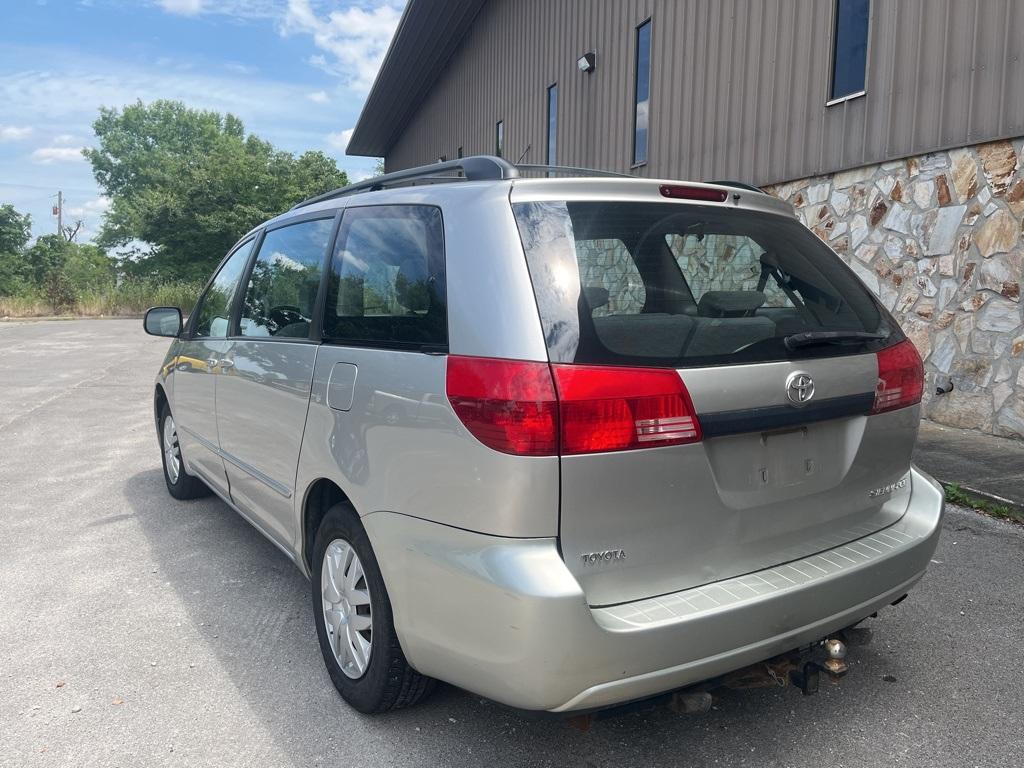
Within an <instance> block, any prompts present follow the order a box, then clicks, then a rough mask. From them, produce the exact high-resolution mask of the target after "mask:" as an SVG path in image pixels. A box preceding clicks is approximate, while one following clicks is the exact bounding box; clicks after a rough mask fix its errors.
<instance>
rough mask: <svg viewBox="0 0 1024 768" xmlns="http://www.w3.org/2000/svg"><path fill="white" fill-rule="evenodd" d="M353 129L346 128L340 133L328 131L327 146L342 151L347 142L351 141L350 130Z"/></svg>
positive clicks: (352, 129)
mask: <svg viewBox="0 0 1024 768" xmlns="http://www.w3.org/2000/svg"><path fill="white" fill-rule="evenodd" d="M354 130H355V129H354V128H346V129H345V130H344V131H341V132H340V133H328V134H327V146H329V147H330V148H331V149H338V150H341V151H342V152H344V151H345V148H346V147H347V146H348V143H349V142H350V141H352V131H354Z"/></svg>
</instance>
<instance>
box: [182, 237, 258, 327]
mask: <svg viewBox="0 0 1024 768" xmlns="http://www.w3.org/2000/svg"><path fill="white" fill-rule="evenodd" d="M253 242H254V241H252V240H250V241H249V242H247V243H245V244H243V245H241V246H239V247H238V249H237V250H236V251H235V252H234V253H232V254H231V256H229V257H228V260H227V261H225V262H224V265H223V266H222V267H221V268H220V271H219V272H218V273H217V276H216V277H214V278H213V282H212V283H210V286H209V287H208V288H207V289H206V293H204V294H203V297H202V298H201V299H200V300H199V310H198V313H197V315H196V324H195V325H194V326H193V330H192V335H193V336H196V337H201V338H213V339H223V338H226V337H227V335H228V325H229V323H230V320H231V306H232V304H233V303H234V299H235V294H236V293H237V292H238V284H239V283H240V282H241V280H242V272H244V271H245V265H246V264H247V263H248V261H249V254H250V253H251V252H252V244H253Z"/></svg>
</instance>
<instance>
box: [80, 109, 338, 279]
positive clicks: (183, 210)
mask: <svg viewBox="0 0 1024 768" xmlns="http://www.w3.org/2000/svg"><path fill="white" fill-rule="evenodd" d="M93 129H94V131H95V133H96V138H97V142H98V145H97V146H96V147H95V148H93V149H87V150H85V155H86V157H87V158H88V159H89V161H90V162H91V163H92V167H93V174H94V175H95V177H96V181H97V183H98V184H99V185H100V186H101V187H102V188H103V190H104V192H105V193H106V194H107V195H108V196H109V197H110V198H111V207H110V209H109V211H108V212H107V214H106V216H105V218H104V222H103V227H102V230H101V232H100V235H99V237H98V238H97V244H98V245H100V246H101V247H112V246H124V245H125V244H128V243H131V242H133V241H143V242H145V243H149V244H150V245H152V246H153V250H152V252H150V253H148V254H147V253H139V254H136V255H135V256H134V257H133V258H131V259H129V261H128V263H127V264H125V270H126V271H127V272H129V273H133V274H139V275H145V276H153V277H157V278H161V279H163V278H185V279H201V278H205V277H206V276H208V275H209V273H210V271H211V270H212V268H213V267H214V266H215V265H216V263H217V262H218V261H219V260H220V258H221V257H222V256H223V255H224V254H225V253H226V252H227V250H228V249H229V248H230V247H231V245H232V244H233V243H234V242H235V241H236V240H237V239H238V238H239V237H240V236H241V235H243V234H244V233H245V232H247V231H248V230H249V229H251V228H252V227H254V226H256V225H257V224H259V223H260V222H262V221H264V220H266V219H268V218H270V217H271V216H274V215H276V214H278V213H280V212H282V211H285V210H287V209H288V208H290V207H291V206H292V205H294V204H295V203H297V202H299V201H301V200H303V199H305V198H307V197H311V196H313V195H317V194H320V193H322V192H326V191H328V190H331V189H334V188H336V187H340V186H344V185H345V184H347V183H348V179H347V177H346V176H345V173H344V172H343V171H340V170H338V167H337V165H336V164H335V162H334V160H333V159H331V158H329V157H327V156H326V155H324V154H323V153H321V152H305V153H303V154H302V155H299V156H298V157H296V156H295V155H293V154H291V153H289V152H283V151H280V150H277V149H275V148H274V147H273V145H271V144H270V143H269V142H266V141H263V140H262V139H260V138H258V137H257V136H254V135H252V134H248V135H246V133H245V127H244V126H243V124H242V122H241V120H239V119H238V118H237V117H235V116H233V115H230V114H228V115H221V114H220V113H217V112H209V111H200V110H194V109H189V108H188V107H186V106H185V105H184V104H182V103H180V102H176V101H156V102H153V103H152V104H148V105H147V104H143V103H142V102H141V101H140V102H137V103H135V104H132V105H129V106H126V107H124V108H123V109H120V110H118V109H106V108H104V109H101V110H100V116H99V118H98V119H97V120H96V122H95V123H93Z"/></svg>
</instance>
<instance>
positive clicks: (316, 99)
mask: <svg viewBox="0 0 1024 768" xmlns="http://www.w3.org/2000/svg"><path fill="white" fill-rule="evenodd" d="M306 98H307V99H309V100H310V101H312V102H313V103H314V104H326V103H327V102H328V101H330V99H329V98H328V97H327V91H313V93H307V94H306Z"/></svg>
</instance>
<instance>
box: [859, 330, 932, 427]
mask: <svg viewBox="0 0 1024 768" xmlns="http://www.w3.org/2000/svg"><path fill="white" fill-rule="evenodd" d="M876 357H877V358H878V384H877V386H876V387H875V404H874V406H872V408H871V413H885V412H886V411H895V410H896V409H897V408H906V407H907V406H908V405H916V404H917V403H919V402H921V395H922V394H923V393H924V364H923V363H922V362H921V355H919V354H918V353H917V347H915V346H914V345H913V343H912V342H911V341H910V340H909V339H904V340H903V341H901V342H900V343H899V344H895V345H894V346H891V347H887V348H886V349H883V350H881V351H879V352H877V353H876Z"/></svg>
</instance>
